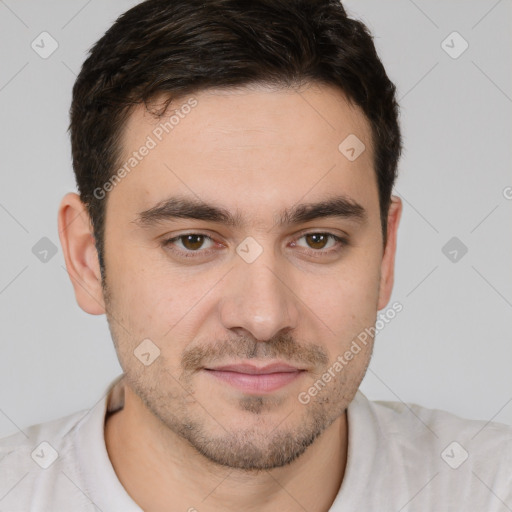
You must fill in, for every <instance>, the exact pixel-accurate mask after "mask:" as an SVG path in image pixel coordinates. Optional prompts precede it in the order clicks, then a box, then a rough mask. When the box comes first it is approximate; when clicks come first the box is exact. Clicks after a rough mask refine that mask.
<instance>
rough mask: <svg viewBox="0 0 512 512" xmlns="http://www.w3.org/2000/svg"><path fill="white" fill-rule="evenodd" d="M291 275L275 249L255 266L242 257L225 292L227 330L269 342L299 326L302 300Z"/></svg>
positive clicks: (223, 319)
mask: <svg viewBox="0 0 512 512" xmlns="http://www.w3.org/2000/svg"><path fill="white" fill-rule="evenodd" d="M296 293H297V292H296V291H294V285H293V282H292V281H291V278H290V273H289V272H288V273H287V272H286V271H285V269H284V265H278V264H277V263H276V261H275V257H274V255H273V254H272V251H271V250H267V251H263V253H262V254H261V255H260V256H259V257H258V258H257V259H256V260H255V261H253V262H252V263H248V262H246V261H244V260H243V259H242V258H239V259H238V261H237V262H236V264H235V268H234V269H233V270H232V271H231V272H230V273H229V279H228V280H227V282H226V285H225V289H224V290H223V298H222V301H221V304H220V317H221V322H222V324H223V326H224V327H225V328H226V329H230V330H232V331H236V332H237V334H238V335H246V336H247V335H249V336H251V337H253V338H254V339H255V340H257V341H267V340H270V339H271V338H272V337H273V336H276V335H277V334H279V333H280V331H283V332H288V331H290V330H291V329H294V328H296V327H297V323H298V319H299V312H300V311H299V308H300V300H299V299H298V297H297V294H296Z"/></svg>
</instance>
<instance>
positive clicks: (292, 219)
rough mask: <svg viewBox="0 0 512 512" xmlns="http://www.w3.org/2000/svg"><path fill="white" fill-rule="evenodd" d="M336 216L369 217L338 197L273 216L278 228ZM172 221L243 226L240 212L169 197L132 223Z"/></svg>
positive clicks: (357, 219)
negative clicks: (192, 220)
mask: <svg viewBox="0 0 512 512" xmlns="http://www.w3.org/2000/svg"><path fill="white" fill-rule="evenodd" d="M325 217H337V218H340V219H347V220H353V221H355V222H357V223H359V224H363V223H365V222H366V220H367V218H368V214H367V211H366V210H365V208H364V207H363V206H362V205H360V204H359V203H357V202H356V201H354V200H353V199H351V198H349V197H347V196H344V195H338V196H335V197H331V198H328V199H325V200H323V201H320V202H316V203H301V204H298V205H294V206H292V207H291V208H287V209H285V210H282V211H281V212H279V214H278V215H277V216H275V217H274V222H275V223H276V224H277V225H278V226H285V225H294V224H300V223H304V222H309V221H312V220H316V219H320V218H325ZM175 219H195V220H203V221H209V222H215V223H219V224H224V225H226V226H230V227H233V228H240V227H242V226H244V221H243V216H242V215H241V213H240V212H239V211H236V212H235V213H232V212H231V211H229V210H227V209H225V208H223V207H221V206H218V205H215V204H211V203H206V202H203V201H201V200H199V199H195V198H189V197H185V196H173V197H169V198H167V199H165V200H163V201H161V202H159V203H158V204H156V205H155V206H153V207H151V208H149V209H147V210H144V211H141V212H139V213H138V214H137V217H136V219H135V221H134V222H135V223H136V224H138V225H139V226H141V227H144V228H148V227H151V226H154V225H155V224H158V223H160V222H165V221H171V220H175Z"/></svg>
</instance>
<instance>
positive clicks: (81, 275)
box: [58, 192, 105, 315]
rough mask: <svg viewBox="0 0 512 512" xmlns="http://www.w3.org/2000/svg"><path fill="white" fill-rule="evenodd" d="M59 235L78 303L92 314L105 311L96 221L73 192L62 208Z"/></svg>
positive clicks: (67, 197) (60, 210)
mask: <svg viewBox="0 0 512 512" xmlns="http://www.w3.org/2000/svg"><path fill="white" fill-rule="evenodd" d="M58 223H59V238H60V243H61V245H62V252H63V253H64V259H65V260H66V269H67V271H68V274H69V277H70V278H71V283H72V284H73V288H74V290H75V297H76V301H77V302H78V305H79V306H80V307H81V308H82V309H83V310H84V311H85V312H86V313H89V314H91V315H101V314H103V313H105V303H104V300H103V290H102V287H101V273H100V264H99V260H98V252H97V251H96V247H95V244H94V234H93V229H92V223H91V221H90V217H89V214H88V212H87V209H86V207H85V205H84V204H83V203H82V201H81V200H80V196H78V195H77V194H75V193H72V192H71V193H69V194H66V195H65V196H64V198H63V199H62V201H61V203H60V207H59V217H58Z"/></svg>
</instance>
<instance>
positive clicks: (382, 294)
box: [377, 196, 402, 311]
mask: <svg viewBox="0 0 512 512" xmlns="http://www.w3.org/2000/svg"><path fill="white" fill-rule="evenodd" d="M401 216H402V200H401V199H400V198H399V197H397V196H391V204H390V206H389V212H388V220H387V222H388V231H387V235H388V236H387V243H386V247H385V248H384V254H383V256H382V263H381V274H380V290H379V304H378V307H377V309H378V310H379V311H380V310H381V309H383V308H384V307H386V305H387V303H388V302H389V298H390V297H391V292H392V291H393V282H394V277H395V253H396V241H397V231H398V224H399V223H400V218H401Z"/></svg>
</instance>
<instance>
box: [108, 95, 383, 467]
mask: <svg viewBox="0 0 512 512" xmlns="http://www.w3.org/2000/svg"><path fill="white" fill-rule="evenodd" d="M187 101H188V105H189V106H190V108H187V107H184V105H185V104H187ZM173 110H178V115H177V117H175V118H174V120H171V121H170V124H167V126H166V129H164V128H162V123H165V122H168V121H169V117H170V115H171V114H173V113H174V112H173ZM176 119H178V121H176ZM170 126H171V127H170ZM351 134H353V135H355V136H356V137H357V138H358V139H359V140H360V141H361V142H362V143H364V145H365V147H366V149H365V150H364V151H363V152H362V153H361V154H360V155H359V156H358V157H357V158H356V159H355V160H354V159H353V158H351V159H349V158H347V156H346V155H347V153H345V154H344V153H342V152H340V150H339V149H338V146H339V145H340V143H341V142H342V141H344V139H346V137H348V136H349V135H351ZM349 140H350V139H349ZM143 146H145V147H146V148H149V149H148V150H147V151H146V150H143V149H141V148H142V147H143ZM123 150H124V156H123V158H124V160H123V163H124V162H129V159H130V157H133V152H134V151H135V152H137V155H138V156H137V155H136V156H135V158H136V159H137V163H136V164H135V161H131V164H134V165H133V167H131V164H129V165H128V166H127V167H126V168H125V169H130V171H129V172H126V173H122V174H126V175H125V176H124V177H123V178H122V179H121V180H118V182H116V184H115V185H112V187H111V190H110V192H109V195H108V197H107V199H108V200H107V206H106V224H105V268H106V281H105V283H104V286H105V290H104V291H105V296H104V298H105V304H106V313H107V319H108V322H109V326H110V330H111V333H112V337H113V339H114V342H115V346H116V350H117V353H118V357H119V361H120V364H121V366H122V368H123V370H124V372H125V374H126V378H127V382H128V384H129V386H130V388H131V389H132V390H133V392H134V393H136V394H137V395H138V396H139V397H140V398H141V400H142V402H143V403H144V404H145V406H146V407H147V409H148V410H149V411H151V413H152V414H154V415H155V416H156V417H157V418H158V419H159V420H160V421H161V424H162V425H163V426H164V428H167V429H169V430H170V431H171V432H172V433H174V434H177V435H178V436H181V437H182V438H185V439H186V440H187V441H189V442H190V444H191V445H192V446H193V447H195V448H196V449H197V450H198V451H199V452H200V453H202V454H203V455H205V456H206V457H207V458H208V459H210V460H211V461H214V462H216V463H218V464H223V465H227V466H230V467H234V468H242V469H248V470H251V469H270V468H274V467H279V466H283V465H285V464H288V463H289V462H291V461H292V460H294V459H295V458H296V457H298V456H299V455H300V454H301V453H303V452H304V451H305V450H306V448H307V447H308V446H309V445H311V444H312V443H313V441H314V440H315V439H316V438H317V437H318V436H319V435H320V434H321V433H322V432H323V431H324V430H325V429H326V428H327V427H328V426H329V425H331V424H332V423H333V422H334V421H335V420H336V419H337V418H339V417H340V416H341V415H342V414H343V413H344V411H345V409H346V407H347V405H348V404H349V403H350V401H351V400H352V398H353V397H354V395H355V393H356V391H357V389H358V387H359V384H360V382H361V380H362V378H363V376H364V374H365V371H366V368H367V366H368V363H369V360H370V357H371V352H372V340H371V339H369V340H368V343H367V344H366V345H362V346H361V347H360V348H361V350H360V351H359V352H358V353H357V354H356V355H354V357H353V359H352V360H351V361H349V362H348V363H347V364H345V365H344V366H343V368H342V369H341V370H338V371H336V370H334V371H333V365H334V364H335V361H337V360H338V361H339V356H343V354H344V353H345V352H346V351H347V350H349V348H350V346H351V344H352V342H353V341H354V339H356V338H357V336H358V335H359V334H360V333H361V332H363V331H364V330H365V328H367V327H370V326H373V325H374V323H375V320H376V315H377V311H378V309H380V308H382V307H383V306H384V305H385V302H387V299H388V298H389V286H388V287H387V288H386V287H383V285H382V276H381V273H382V265H383V249H384V247H383V241H382V235H381V223H380V222H381V221H380V216H379V199H378V189H377V183H376V178H375V173H374V169H373V165H372V158H373V150H372V142H371V137H370V126H369V124H368V123H367V121H366V118H365V116H364V115H363V113H362V112H361V111H360V110H359V109H357V108H355V107H352V106H350V104H349V103H347V101H346V100H345V98H344V96H343V94H342V93H341V92H340V91H338V90H336V89H333V88H330V87H326V86H309V87H308V88H305V89H303V90H302V91H300V92H298V91H296V90H275V89H273V90H272V89H269V88H263V87H259V88H256V87H254V88H251V89H248V88H245V89H238V90H224V91H221V90H208V91H205V92H201V93H198V94H196V95H194V96H193V99H191V97H187V98H184V99H182V100H180V101H177V102H175V103H173V104H172V106H171V111H170V112H168V113H167V115H166V116H164V117H163V118H162V119H160V120H156V119H155V118H154V117H153V116H151V115H150V114H148V113H147V112H146V111H145V110H144V109H143V108H142V107H140V108H139V109H137V110H134V111H133V113H132V115H131V117H130V119H129V121H128V123H127V125H126V130H125V132H124V134H123ZM356 151H357V148H356ZM348 154H349V155H350V156H353V155H352V154H350V150H349V153H348ZM144 340H145V341H144ZM142 342H143V344H142V345H141V343H142ZM141 354H142V355H141ZM137 355H138V356H139V357H137ZM141 360H142V361H141ZM329 369H331V376H332V378H331V379H330V381H329V382H328V383H326V384H325V385H323V386H318V385H317V392H316V393H315V392H311V393H310V392H308V390H310V389H311V388H312V387H314V385H315V383H316V382H318V380H319V379H321V377H322V375H324V374H325V372H328V371H329ZM306 395H307V397H308V399H305V397H306ZM299 397H302V400H301V399H300V398H299ZM306 402H307V403H306Z"/></svg>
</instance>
